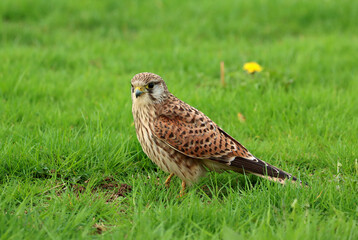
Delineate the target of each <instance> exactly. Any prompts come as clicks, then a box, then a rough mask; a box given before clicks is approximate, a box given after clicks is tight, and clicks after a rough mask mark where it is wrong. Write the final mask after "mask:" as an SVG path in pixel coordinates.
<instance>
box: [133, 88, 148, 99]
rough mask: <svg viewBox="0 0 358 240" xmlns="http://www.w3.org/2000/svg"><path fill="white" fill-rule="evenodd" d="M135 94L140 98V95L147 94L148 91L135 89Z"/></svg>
mask: <svg viewBox="0 0 358 240" xmlns="http://www.w3.org/2000/svg"><path fill="white" fill-rule="evenodd" d="M134 92H135V97H136V98H138V97H139V96H140V95H142V94H143V93H146V92H147V89H145V88H144V87H136V88H135V89H134Z"/></svg>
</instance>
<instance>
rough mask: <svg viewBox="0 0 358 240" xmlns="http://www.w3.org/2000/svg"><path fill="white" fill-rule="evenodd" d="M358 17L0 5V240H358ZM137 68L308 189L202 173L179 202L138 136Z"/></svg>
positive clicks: (263, 5)
mask: <svg viewBox="0 0 358 240" xmlns="http://www.w3.org/2000/svg"><path fill="white" fill-rule="evenodd" d="M357 9H358V4H357V2H352V1H348V0H347V1H345V0H344V1H340V2H337V1H333V0H326V1H324V2H322V1H308V0H300V1H298V0H294V1H284V0H270V1H269V0H260V1H226V2H223V3H216V4H213V3H209V2H207V1H191V2H179V1H160V0H157V1H114V0H113V1H97V2H96V3H94V2H92V1H56V0H37V1H30V0H19V1H12V0H3V1H1V2H0V16H1V22H0V59H1V64H0V239H44V238H48V239H88V238H93V239H97V238H103V239H121V238H126V239H141V238H146V239H158V238H159V239H170V238H172V239H183V238H189V239H208V238H213V239H217V238H220V239H235V238H245V239H273V238H275V239H287V238H290V239H302V238H305V239H357V237H358V231H357V219H358V206H357V202H358V193H357V192H358V187H357V186H358V185H357V181H358V177H357V176H358V163H357V158H358V157H357V155H358V153H357V149H358V144H357V132H358V118H357V116H358V107H357V106H358V98H357V92H358V77H357V76H358V68H357V67H356V64H357V61H356V52H358V41H357V40H358V39H357V33H358V29H357V27H356V26H357V24H358V22H357V19H358V18H357V15H358V13H357ZM220 61H224V62H225V66H226V83H227V85H226V86H225V87H222V86H221V85H220ZM248 61H257V62H258V63H260V64H261V65H262V66H263V68H264V71H263V72H261V73H259V74H255V75H254V76H249V75H247V74H246V73H245V72H243V70H242V65H243V64H244V63H245V62H248ZM143 71H150V72H155V73H157V74H159V75H161V76H162V77H163V78H164V79H165V80H166V82H167V84H168V87H169V89H170V90H171V91H172V92H173V93H174V94H175V95H177V96H178V97H179V98H181V99H182V100H184V101H186V102H188V103H190V104H191V105H193V106H195V107H197V108H199V109H200V110H202V111H203V112H205V113H206V114H207V115H208V116H210V117H211V118H212V119H213V120H214V121H215V122H216V123H218V124H219V125H220V126H221V127H222V128H223V129H225V130H226V131H227V132H229V133H230V134H231V135H232V136H234V137H235V138H237V139H238V140H239V141H240V142H242V143H243V144H244V145H245V146H246V147H247V148H248V149H249V150H250V151H251V152H252V153H253V154H255V155H256V156H258V157H260V158H261V159H264V160H267V161H268V162H270V163H272V164H274V165H276V166H279V167H281V168H283V169H285V170H286V171H288V172H291V173H293V174H294V175H297V176H299V177H300V178H301V179H302V180H303V181H305V182H308V183H309V185H310V186H311V187H310V188H299V187H296V186H293V185H287V186H284V187H283V186H279V185H277V184H273V183H269V182H267V181H265V180H262V179H258V178H256V177H253V176H249V177H248V176H242V175H237V174H230V173H225V174H215V173H212V174H210V175H209V176H208V177H207V178H205V179H203V181H202V182H200V183H199V184H197V185H196V186H194V187H192V188H191V189H189V191H188V193H187V195H186V196H185V197H184V198H182V199H177V198H176V196H177V195H178V192H179V189H180V181H179V180H178V179H175V180H174V181H173V183H172V185H171V187H170V188H169V189H168V190H167V189H165V188H164V186H163V184H162V183H163V182H164V180H165V178H166V174H165V173H163V172H162V171H161V170H159V169H157V167H156V166H155V165H154V164H152V163H151V162H150V160H149V159H148V158H147V157H146V156H145V154H144V153H143V152H142V150H141V147H140V145H139V143H138V141H137V139H136V136H135V130H134V127H133V125H132V116H131V101H130V91H129V89H130V83H129V81H130V79H131V77H132V76H133V75H134V74H136V73H138V72H143ZM239 112H240V113H242V114H243V115H244V116H245V117H246V122H244V123H242V122H240V121H239V120H238V118H237V114H238V113H239ZM106 179H111V180H110V181H109V182H108V181H107V182H106ZM111 184H112V185H111ZM113 184H118V185H120V184H127V185H129V186H132V191H125V192H123V194H122V193H119V192H118V188H116V187H114V188H113ZM111 186H112V187H111ZM111 194H114V196H115V197H114V199H110V198H109V196H110V195H111ZM122 195H124V196H122ZM111 196H112V195H111Z"/></svg>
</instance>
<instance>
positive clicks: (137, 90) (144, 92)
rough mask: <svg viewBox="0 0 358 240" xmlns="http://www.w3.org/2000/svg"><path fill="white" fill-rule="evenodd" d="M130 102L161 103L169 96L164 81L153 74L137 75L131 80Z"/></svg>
mask: <svg viewBox="0 0 358 240" xmlns="http://www.w3.org/2000/svg"><path fill="white" fill-rule="evenodd" d="M131 91H132V101H133V103H136V104H151V103H160V102H162V101H163V100H164V99H165V98H166V97H167V96H168V94H169V91H168V88H167V85H166V84H165V82H164V80H163V79H162V78H161V77H160V76H158V75H156V74H154V73H148V72H144V73H138V74H136V75H135V76H134V77H133V78H132V80H131Z"/></svg>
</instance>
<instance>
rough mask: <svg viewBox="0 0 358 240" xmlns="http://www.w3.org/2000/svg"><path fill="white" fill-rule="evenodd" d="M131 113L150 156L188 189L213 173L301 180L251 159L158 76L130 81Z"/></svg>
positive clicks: (139, 136)
mask: <svg viewBox="0 0 358 240" xmlns="http://www.w3.org/2000/svg"><path fill="white" fill-rule="evenodd" d="M131 90H132V113H133V118H134V124H135V128H136V133H137V138H138V140H139V142H140V144H141V146H142V148H143V151H144V152H145V154H147V156H148V157H149V158H150V159H151V160H152V161H153V162H154V163H155V164H157V165H158V166H159V167H160V168H161V169H162V170H163V171H165V172H167V173H170V175H169V177H168V178H167V180H166V181H165V185H166V186H169V184H170V180H171V178H172V177H173V175H176V176H178V177H179V178H180V179H181V180H182V189H181V191H180V195H182V194H183V193H184V190H185V187H186V185H187V184H188V185H191V184H192V183H195V182H197V181H198V180H199V179H200V178H201V177H203V176H204V175H205V173H206V172H207V171H208V170H210V171H216V172H222V171H226V170H232V171H235V172H239V173H251V174H254V175H257V176H260V177H263V178H267V179H269V180H271V181H276V182H279V183H282V184H283V183H284V182H285V181H286V180H287V179H290V180H292V181H297V178H296V177H294V176H292V175H291V174H289V173H287V172H285V171H283V170H281V169H279V168H277V167H275V166H272V165H270V164H268V163H266V162H264V161H262V160H260V159H258V158H256V157H255V156H254V155H252V154H251V153H250V152H249V151H248V150H247V149H246V148H245V147H244V146H243V145H241V144H240V143H239V142H238V141H237V140H235V139H234V138H233V137H231V136H230V135H229V134H227V133H226V132H224V130H222V129H221V128H220V127H219V126H218V125H217V124H216V123H214V122H213V121H212V120H211V119H210V118H208V117H207V116H206V115H205V114H204V113H202V112H200V111H199V110H197V109H195V108H194V107H192V106H190V105H189V104H186V103H185V102H183V101H181V100H180V99H178V98H177V97H175V96H174V95H173V94H171V93H170V92H169V91H168V88H167V85H166V84H165V82H164V80H163V79H162V78H161V77H160V76H158V75H156V74H154V73H146V72H145V73H139V74H137V75H135V76H134V77H133V78H132V80H131Z"/></svg>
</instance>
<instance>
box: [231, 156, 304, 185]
mask: <svg viewBox="0 0 358 240" xmlns="http://www.w3.org/2000/svg"><path fill="white" fill-rule="evenodd" d="M230 163H231V164H230V166H233V167H235V168H239V169H243V171H244V172H249V173H251V174H254V175H256V176H259V177H262V178H266V179H268V180H270V181H273V182H278V183H281V184H285V183H286V182H287V181H292V182H297V183H299V184H300V185H302V181H299V180H298V179H297V178H296V177H295V176H293V175H292V174H289V173H287V172H285V171H283V170H281V169H279V168H277V167H275V166H273V165H271V164H268V163H266V162H264V161H262V160H260V159H258V158H256V157H254V159H246V158H243V157H236V158H235V159H234V160H232V161H231V162H230Z"/></svg>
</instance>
